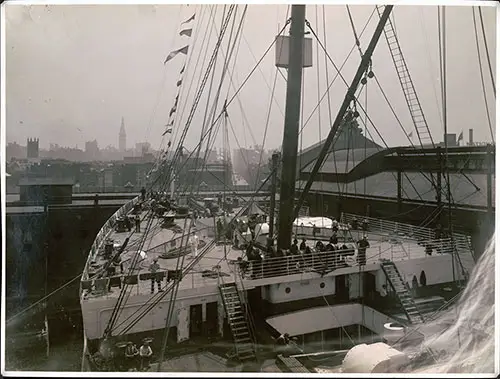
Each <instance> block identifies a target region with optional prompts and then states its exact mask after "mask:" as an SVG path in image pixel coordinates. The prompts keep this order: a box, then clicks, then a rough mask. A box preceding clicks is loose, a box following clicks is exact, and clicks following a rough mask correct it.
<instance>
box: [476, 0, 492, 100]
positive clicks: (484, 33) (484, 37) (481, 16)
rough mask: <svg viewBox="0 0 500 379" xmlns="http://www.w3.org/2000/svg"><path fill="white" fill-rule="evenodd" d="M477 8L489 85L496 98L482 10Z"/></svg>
mask: <svg viewBox="0 0 500 379" xmlns="http://www.w3.org/2000/svg"><path fill="white" fill-rule="evenodd" d="M477 8H478V10H479V19H480V21H481V29H482V31H483V42H484V49H485V50H486V58H487V62H488V67H489V70H490V78H491V85H492V87H493V94H494V95H495V97H496V94H497V90H496V86H495V76H494V75H493V69H492V68H491V59H490V49H488V41H487V39H486V32H485V30H484V22H483V10H482V9H481V7H479V6H478V7H477Z"/></svg>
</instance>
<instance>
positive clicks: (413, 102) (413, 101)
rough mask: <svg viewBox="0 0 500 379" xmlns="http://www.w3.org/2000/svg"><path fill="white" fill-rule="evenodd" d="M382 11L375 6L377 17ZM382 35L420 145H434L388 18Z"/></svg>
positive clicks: (381, 7)
mask: <svg viewBox="0 0 500 379" xmlns="http://www.w3.org/2000/svg"><path fill="white" fill-rule="evenodd" d="M383 11H384V6H383V5H382V6H377V12H378V15H379V17H380V16H381V15H382V12H383ZM384 35H385V38H386V40H387V44H388V46H389V50H390V52H391V56H392V61H393V62H394V66H395V67H396V71H397V73H398V76H399V82H400V83H401V88H402V89H403V93H404V95H405V99H406V104H407V105H408V109H409V110H410V114H411V118H412V120H413V124H414V125H415V130H416V131H417V136H418V140H419V141H420V145H421V146H422V147H423V146H424V145H425V144H431V145H432V146H433V147H434V141H433V140H432V136H431V133H430V131H429V126H428V125H427V121H426V119H425V116H424V112H423V111H422V106H421V105H420V101H419V99H418V96H417V92H416V90H415V86H414V85H413V81H412V80H411V76H410V72H409V70H408V66H407V65H406V61H405V59H404V57H403V53H402V51H401V46H400V45H399V42H398V39H397V36H396V32H395V30H394V27H393V24H392V21H391V19H390V18H389V19H388V20H387V22H386V24H385V26H384Z"/></svg>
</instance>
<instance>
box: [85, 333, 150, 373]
mask: <svg viewBox="0 0 500 379" xmlns="http://www.w3.org/2000/svg"><path fill="white" fill-rule="evenodd" d="M119 345H120V343H118V344H116V345H114V346H113V345H112V344H111V342H110V340H108V339H106V338H105V339H104V340H103V341H102V343H101V346H100V347H99V350H98V351H97V352H96V353H94V354H93V355H92V357H91V361H92V362H93V363H94V364H95V365H96V368H97V369H98V370H99V371H148V370H149V368H150V367H151V359H152V357H153V350H152V349H151V346H150V339H148V338H145V339H144V340H143V344H142V346H141V347H140V348H139V349H137V346H136V345H135V343H133V342H132V341H129V342H127V344H126V345H125V346H124V345H122V346H121V347H120V346H119ZM123 346H124V347H125V349H124V350H123Z"/></svg>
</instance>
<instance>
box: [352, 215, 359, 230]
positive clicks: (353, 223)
mask: <svg viewBox="0 0 500 379" xmlns="http://www.w3.org/2000/svg"><path fill="white" fill-rule="evenodd" d="M351 225H352V229H353V230H358V227H359V222H358V219H357V218H356V217H354V218H353V219H352V224H351Z"/></svg>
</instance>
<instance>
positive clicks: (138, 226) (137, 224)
mask: <svg viewBox="0 0 500 379" xmlns="http://www.w3.org/2000/svg"><path fill="white" fill-rule="evenodd" d="M135 231H136V232H137V233H140V232H141V217H140V216H139V214H138V213H137V214H136V215H135Z"/></svg>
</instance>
